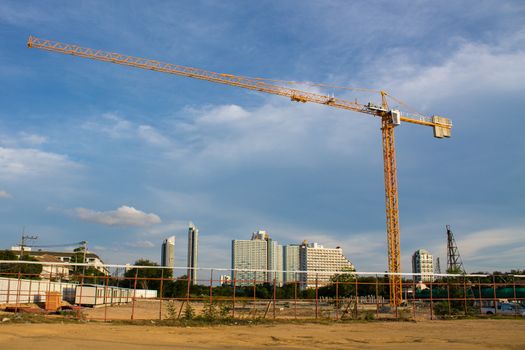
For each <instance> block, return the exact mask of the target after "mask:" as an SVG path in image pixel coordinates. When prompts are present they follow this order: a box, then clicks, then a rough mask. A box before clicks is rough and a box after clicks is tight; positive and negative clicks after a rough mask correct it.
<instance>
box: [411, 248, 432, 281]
mask: <svg viewBox="0 0 525 350" xmlns="http://www.w3.org/2000/svg"><path fill="white" fill-rule="evenodd" d="M412 272H413V273H418V274H421V275H420V276H414V278H416V279H418V280H419V281H422V282H432V281H434V264H433V259H432V254H430V253H429V252H428V250H426V249H418V250H416V251H415V252H414V254H413V255H412Z"/></svg>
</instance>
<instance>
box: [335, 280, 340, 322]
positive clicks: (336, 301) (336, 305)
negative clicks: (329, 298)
mask: <svg viewBox="0 0 525 350" xmlns="http://www.w3.org/2000/svg"><path fill="white" fill-rule="evenodd" d="M335 319H336V321H337V320H339V281H338V280H336V281H335Z"/></svg>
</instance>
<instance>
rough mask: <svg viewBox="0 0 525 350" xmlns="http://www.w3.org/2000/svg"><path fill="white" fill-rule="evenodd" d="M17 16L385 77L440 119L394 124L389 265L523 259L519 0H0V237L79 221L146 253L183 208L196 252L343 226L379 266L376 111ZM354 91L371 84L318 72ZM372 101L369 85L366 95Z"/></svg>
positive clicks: (523, 37)
mask: <svg viewBox="0 0 525 350" xmlns="http://www.w3.org/2000/svg"><path fill="white" fill-rule="evenodd" d="M29 35H34V36H37V37H41V38H47V39H52V40H57V41H63V42H67V43H74V44H78V45H81V46H86V47H92V48H97V49H103V50H107V51H114V52H120V53H124V54H130V55H135V56H141V57H147V58H153V59H158V60H163V61H167V62H171V63H177V64H182V65H187V66H193V67H199V68H203V69H208V70H213V71H219V72H226V73H231V74H238V75H245V76H256V77H266V78H274V79H282V80H290V81H305V82H324V83H328V84H332V85H341V86H351V87H362V88H371V89H385V90H387V91H389V92H390V94H391V95H393V96H396V97H398V98H400V99H402V100H404V101H406V102H407V103H408V104H410V105H411V106H413V107H414V108H415V109H417V110H418V111H420V112H422V113H425V114H427V115H432V114H436V115H442V116H445V117H449V118H451V119H452V121H453V123H454V129H453V137H452V138H451V139H449V140H438V139H434V138H433V137H432V130H431V129H430V128H427V127H421V126H416V125H406V124H403V125H401V126H400V127H398V128H397V129H396V145H397V152H398V153H397V157H398V176H399V191H400V192H399V193H400V218H401V219H400V220H401V248H402V256H403V257H402V258H403V260H402V269H403V271H406V272H408V271H410V255H411V254H412V253H413V251H414V250H416V249H419V248H426V249H428V250H430V251H431V252H432V253H433V254H434V255H435V256H440V257H441V261H442V265H443V264H444V263H445V262H446V253H445V244H446V236H445V225H446V224H450V225H452V228H453V231H454V233H455V235H456V240H457V242H458V245H459V249H460V252H461V254H462V257H463V260H464V262H465V265H466V268H467V270H469V271H479V270H485V271H492V270H510V269H512V268H521V269H523V268H525V266H524V259H523V256H525V215H524V213H525V201H524V199H523V198H524V197H525V185H524V179H525V161H524V159H525V139H524V137H523V111H522V109H521V105H522V104H523V101H524V96H525V49H524V48H525V4H524V3H523V2H521V1H461V2H459V1H458V2H452V1H448V2H439V3H437V2H431V1H417V2H413V1H396V2H389V1H354V2H348V1H328V0H327V1H295V0H291V1H285V2H278V1H258V2H248V1H240V0H239V1H211V0H210V1H192V2H189V1H188V2H184V1H154V2H149V3H148V4H147V5H145V4H144V2H139V1H113V2H108V1H77V2H70V1H46V2H45V3H43V2H39V1H24V2H20V1H2V2H0V36H1V38H2V40H0V81H1V84H0V92H1V93H0V106H1V108H0V232H1V234H0V246H1V247H9V246H11V245H13V244H16V243H17V242H18V241H19V239H20V234H21V232H22V230H23V229H24V227H25V230H26V232H28V233H31V234H37V235H39V237H40V238H39V243H40V244H42V245H44V244H59V243H69V242H76V241H80V240H87V241H88V242H89V248H90V250H93V251H94V252H96V253H98V254H99V255H100V256H101V257H102V258H103V259H104V260H105V261H106V262H109V263H128V262H129V263H132V262H134V261H135V260H136V259H138V258H149V259H152V260H155V261H158V260H159V259H160V253H159V251H160V244H161V242H162V240H163V238H165V237H167V236H169V235H176V236H177V247H176V262H177V265H179V266H181V265H184V263H185V259H186V230H187V224H188V221H193V222H194V223H195V224H196V225H197V226H198V227H199V229H200V238H201V246H200V252H201V255H200V261H199V264H200V266H203V267H204V266H205V267H228V266H229V259H230V244H231V243H230V242H231V239H247V238H249V236H250V233H251V232H252V231H255V230H257V229H266V230H268V231H269V232H270V235H271V236H272V237H273V238H274V239H276V240H278V241H279V242H281V243H298V242H301V241H302V240H303V239H308V240H310V241H318V242H319V243H321V244H324V245H326V246H341V247H342V248H343V251H344V253H345V255H347V256H348V257H349V258H350V259H351V260H352V262H353V263H354V264H355V265H356V267H357V269H358V270H361V271H384V270H386V265H387V263H386V261H387V260H386V233H385V218H384V188H383V178H382V177H383V170H382V153H381V143H380V140H381V135H380V130H379V126H380V123H379V120H376V119H374V118H373V117H370V116H367V115H361V114H358V113H353V112H348V111H339V110H333V109H331V108H328V107H325V106H318V105H312V104H297V103H292V102H290V101H289V100H287V99H285V98H282V97H278V96H270V95H265V94H261V93H255V92H250V91H244V90H241V89H238V88H233V87H228V86H221V85H216V84H212V83H208V82H203V81H197V80H192V79H188V78H182V77H176V76H171V75H167V74H160V73H155V72H150V71H142V70H139V69H133V68H128V67H122V66H116V65H111V64H107V63H104V62H95V61H91V60H86V59H81V58H76V57H71V56H64V55H59V54H55V53H49V52H43V51H39V50H30V49H27V48H26V40H27V37H28V36H29ZM317 91H319V92H323V93H330V94H332V93H334V94H335V95H336V96H337V97H341V98H347V99H352V100H353V99H354V98H359V100H360V101H362V102H368V99H366V100H363V98H368V96H363V95H355V93H352V92H349V91H346V90H332V89H324V90H317ZM373 101H375V102H378V96H373Z"/></svg>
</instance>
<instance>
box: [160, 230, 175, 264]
mask: <svg viewBox="0 0 525 350" xmlns="http://www.w3.org/2000/svg"><path fill="white" fill-rule="evenodd" d="M160 264H161V265H162V266H167V267H175V236H171V237H168V238H166V239H165V240H164V242H163V243H162V249H161V252H160Z"/></svg>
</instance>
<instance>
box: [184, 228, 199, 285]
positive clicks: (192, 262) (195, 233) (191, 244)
mask: <svg viewBox="0 0 525 350" xmlns="http://www.w3.org/2000/svg"><path fill="white" fill-rule="evenodd" d="M198 257H199V230H198V229H197V227H196V226H195V225H194V224H193V223H192V222H190V227H189V228H188V264H187V266H188V277H189V278H190V281H191V284H194V285H195V284H197V266H198V262H197V260H198Z"/></svg>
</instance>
